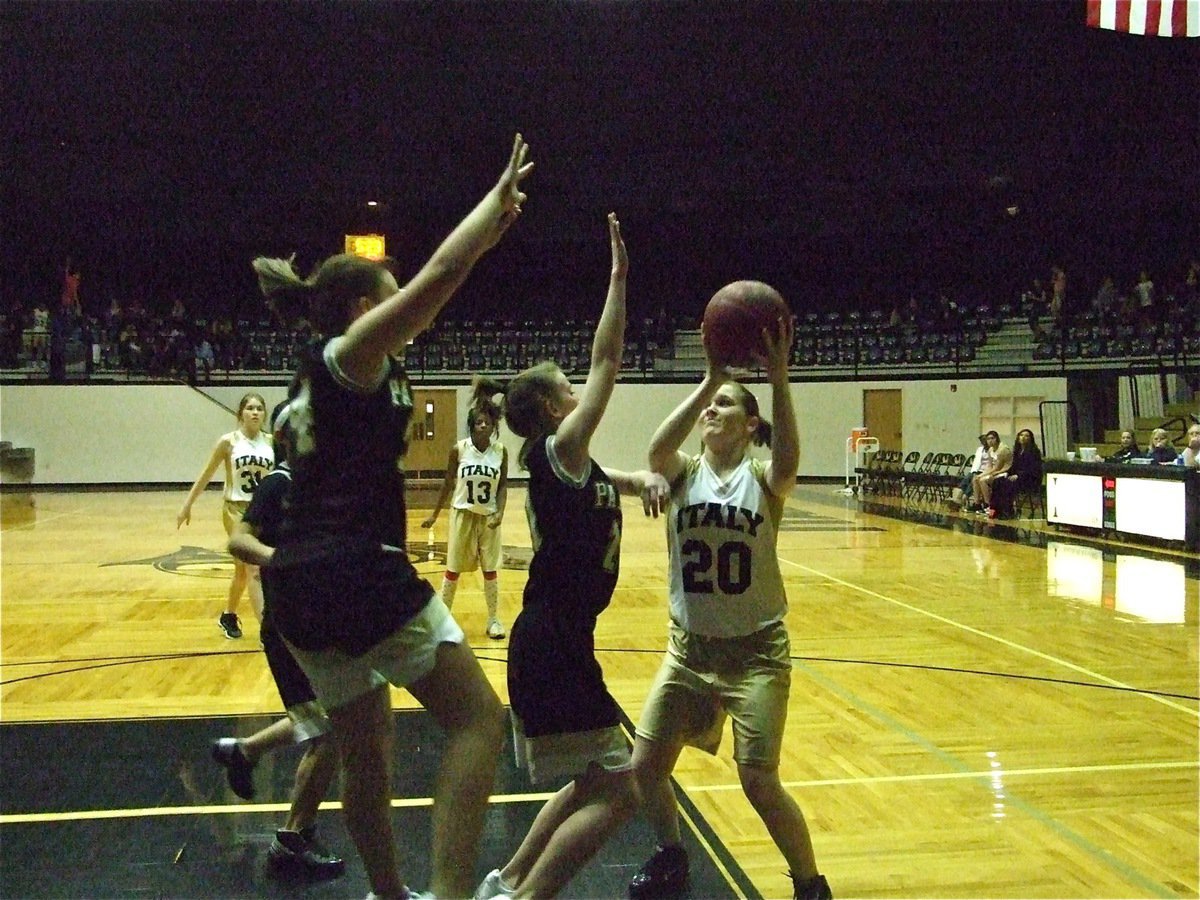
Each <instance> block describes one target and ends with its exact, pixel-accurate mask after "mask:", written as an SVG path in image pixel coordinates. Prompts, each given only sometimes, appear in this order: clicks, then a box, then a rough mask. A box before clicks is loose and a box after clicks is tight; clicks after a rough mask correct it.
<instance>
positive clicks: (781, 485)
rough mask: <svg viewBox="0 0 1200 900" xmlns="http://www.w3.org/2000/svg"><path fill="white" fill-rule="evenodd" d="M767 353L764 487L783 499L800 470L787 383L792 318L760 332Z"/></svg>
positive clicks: (798, 441)
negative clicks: (768, 423) (767, 430)
mask: <svg viewBox="0 0 1200 900" xmlns="http://www.w3.org/2000/svg"><path fill="white" fill-rule="evenodd" d="M763 341H764V342H765V343H766V347H767V353H766V356H765V358H764V360H763V362H764V364H765V366H766V370H767V378H768V379H769V380H770V382H771V418H772V420H773V421H772V422H771V461H770V462H769V463H767V469H766V473H765V479H766V482H767V487H769V488H770V489H771V493H773V494H774V495H775V496H777V497H782V496H786V495H787V494H788V493H789V492H790V491H791V490H792V488H793V487H795V486H796V472H797V471H798V470H799V468H800V432H799V430H798V429H797V427H796V410H795V408H794V407H793V406H792V389H791V386H790V385H789V384H788V358H789V356H790V354H791V350H792V319H791V317H790V316H788V317H786V318H781V319H780V320H779V327H778V329H776V330H772V329H767V328H764V329H763Z"/></svg>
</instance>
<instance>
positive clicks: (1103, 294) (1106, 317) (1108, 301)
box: [1092, 275, 1120, 322]
mask: <svg viewBox="0 0 1200 900" xmlns="http://www.w3.org/2000/svg"><path fill="white" fill-rule="evenodd" d="M1092 310H1093V311H1094V312H1095V314H1096V318H1097V319H1098V320H1099V321H1101V322H1109V321H1112V320H1113V319H1114V318H1116V317H1117V315H1118V313H1119V312H1120V308H1119V305H1118V300H1117V285H1116V282H1114V281H1113V277H1112V276H1111V275H1105V276H1104V281H1102V282H1101V283H1100V289H1099V290H1098V291H1096V297H1095V299H1094V300H1092Z"/></svg>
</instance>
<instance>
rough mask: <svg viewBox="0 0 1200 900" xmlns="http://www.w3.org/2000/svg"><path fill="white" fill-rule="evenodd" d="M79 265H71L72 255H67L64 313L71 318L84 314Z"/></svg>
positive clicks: (63, 296) (63, 299)
mask: <svg viewBox="0 0 1200 900" xmlns="http://www.w3.org/2000/svg"><path fill="white" fill-rule="evenodd" d="M80 280H81V277H80V275H79V267H78V266H72V265H71V257H69V256H68V257H67V264H66V266H65V268H64V271H63V288H62V313H63V314H64V315H66V316H67V317H68V318H70V319H78V318H79V317H80V316H81V315H83V308H82V306H81V305H80V303H79V282H80Z"/></svg>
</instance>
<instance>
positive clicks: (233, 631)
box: [217, 613, 242, 639]
mask: <svg viewBox="0 0 1200 900" xmlns="http://www.w3.org/2000/svg"><path fill="white" fill-rule="evenodd" d="M217 624H218V625H220V626H221V630H222V631H223V632H225V637H227V638H230V639H232V638H240V637H241V636H242V623H241V621H240V620H239V619H238V617H237V613H221V618H219V619H217Z"/></svg>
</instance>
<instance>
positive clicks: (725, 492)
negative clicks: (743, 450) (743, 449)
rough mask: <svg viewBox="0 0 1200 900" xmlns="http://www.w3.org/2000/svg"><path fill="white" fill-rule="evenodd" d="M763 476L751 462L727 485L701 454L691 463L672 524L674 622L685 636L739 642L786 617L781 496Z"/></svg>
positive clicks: (676, 498) (762, 470)
mask: <svg viewBox="0 0 1200 900" xmlns="http://www.w3.org/2000/svg"><path fill="white" fill-rule="evenodd" d="M765 471H766V464H765V463H764V462H763V461H762V460H757V459H752V458H751V457H749V456H747V457H746V458H745V459H744V460H742V462H741V464H740V465H739V466H738V467H737V469H735V470H734V472H733V474H732V475H731V476H730V477H729V478H728V479H726V480H722V479H720V478H718V477H717V475H716V474H715V473H714V472H713V470H712V469H711V468H709V466H708V463H706V462H705V461H704V457H703V456H695V457H693V458H692V459H690V460H688V463H687V466H686V467H685V469H684V474H683V477H682V479H681V483H680V484H679V485H678V486H677V487H676V489H675V491H674V492H673V494H672V497H671V510H670V515H669V517H668V518H667V545H668V548H669V550H670V555H671V576H670V604H671V618H672V619H674V620H675V622H676V623H678V624H679V625H680V626H681V627H683V628H684V629H685V630H686V631H690V632H693V633H695V634H702V635H707V636H709V637H739V636H741V635H747V634H753V633H754V632H756V631H759V630H761V629H763V628H765V627H767V626H768V625H771V624H773V623H775V622H778V621H779V620H780V619H782V618H783V616H784V614H785V613H786V612H787V595H786V594H785V593H784V589H783V577H782V575H781V574H780V572H779V560H778V558H777V557H776V550H775V545H776V536H777V535H778V528H779V522H780V520H781V519H782V518H783V498H781V497H775V496H773V495H772V494H770V492H768V491H767V489H766V487H765V484H764V481H763V476H764V473H765Z"/></svg>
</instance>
